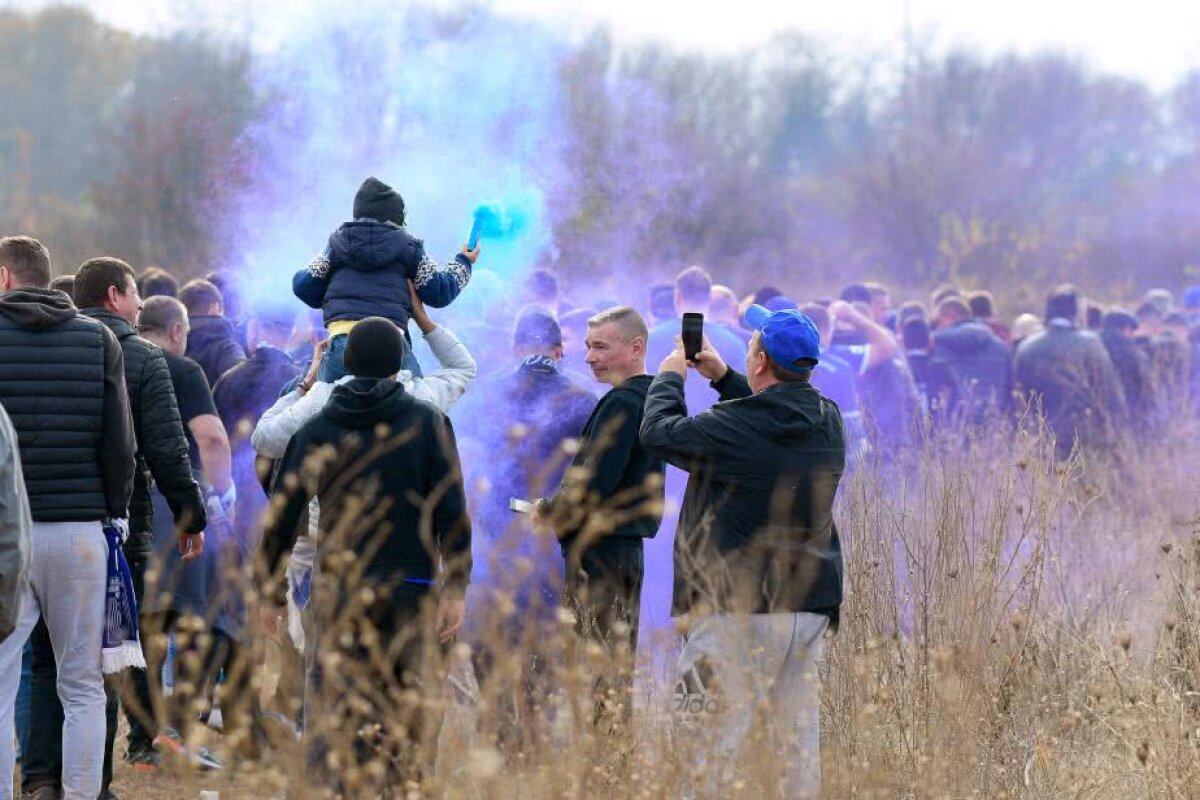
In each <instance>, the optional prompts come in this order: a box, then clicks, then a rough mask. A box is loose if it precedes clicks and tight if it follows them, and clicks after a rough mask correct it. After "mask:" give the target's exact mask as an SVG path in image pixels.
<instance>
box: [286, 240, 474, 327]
mask: <svg viewBox="0 0 1200 800" xmlns="http://www.w3.org/2000/svg"><path fill="white" fill-rule="evenodd" d="M410 279H411V280H412V281H413V283H415V284H416V287H417V295H418V296H419V297H420V298H421V300H422V302H424V303H426V304H428V305H430V306H432V307H434V308H444V307H446V306H448V305H450V303H452V302H453V301H454V298H456V297H458V293H459V292H460V291H462V289H463V287H464V286H466V285H467V281H469V280H470V279H471V262H470V261H468V260H467V257H466V256H464V255H462V254H461V253H460V254H459V255H457V256H455V258H454V260H453V261H451V262H450V263H449V264H447V265H446V266H445V267H439V266H438V264H437V263H436V262H435V261H434V260H433V259H431V258H430V257H429V256H428V255H426V254H425V245H424V243H423V242H422V241H421V240H420V239H417V238H415V237H414V236H413V235H412V234H410V233H409V232H408V231H407V230H405V229H404V228H401V227H400V226H399V225H394V224H392V223H390V222H377V221H375V220H373V219H358V220H354V221H353V222H347V223H345V224H344V225H342V226H341V227H340V228H338V229H337V230H336V231H334V232H333V234H332V235H331V236H330V237H329V242H328V243H327V244H326V245H325V249H324V250H323V251H322V252H321V253H320V254H319V255H318V256H317V257H316V258H314V259H313V260H312V262H311V263H310V264H309V265H308V267H307V268H305V269H302V270H300V271H299V272H297V273H296V274H295V275H294V276H293V277H292V291H293V292H295V294H296V297H298V298H300V299H301V300H302V301H303V302H304V303H305V304H306V305H308V306H309V307H311V308H319V309H321V311H322V316H323V318H324V320H325V324H326V325H328V324H329V323H331V322H337V321H339V320H359V319H366V318H367V317H384V318H386V319H390V320H391V321H392V322H395V323H396V324H397V325H398V326H400V328H401V329H404V328H406V327H407V326H408V320H409V317H411V316H412V301H411V300H410V299H409V296H408V283H407V281H408V280H410Z"/></svg>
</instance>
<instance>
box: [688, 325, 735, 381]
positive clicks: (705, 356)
mask: <svg viewBox="0 0 1200 800" xmlns="http://www.w3.org/2000/svg"><path fill="white" fill-rule="evenodd" d="M692 366H693V367H694V368H695V370H696V372H699V373H700V374H701V375H703V376H704V377H705V378H708V380H709V381H710V382H711V383H716V382H717V381H719V380H721V378H724V377H725V373H727V372H729V365H728V364H726V363H725V359H723V358H721V354H720V353H718V352H717V351H716V350H714V349H713V346H712V343H710V342H709V341H708V337H707V336H705V337H704V345H703V346H702V347H701V348H700V352H699V353H697V354H696V360H695V361H693V362H692Z"/></svg>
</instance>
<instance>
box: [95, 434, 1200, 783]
mask: <svg viewBox="0 0 1200 800" xmlns="http://www.w3.org/2000/svg"><path fill="white" fill-rule="evenodd" d="M1197 441H1200V439H1198V438H1197V436H1196V431H1195V429H1194V428H1193V429H1190V430H1189V435H1188V436H1175V437H1174V438H1173V439H1172V441H1171V442H1169V443H1165V444H1163V445H1161V446H1155V447H1152V448H1145V449H1142V450H1140V451H1139V450H1136V449H1134V448H1128V447H1127V448H1125V449H1123V450H1122V453H1121V456H1120V459H1119V460H1117V459H1113V458H1110V457H1102V456H1099V455H1095V454H1090V455H1089V454H1086V453H1077V454H1076V455H1075V456H1074V457H1073V458H1072V459H1071V460H1069V461H1067V462H1065V463H1060V462H1058V461H1056V460H1055V459H1054V457H1053V454H1052V446H1051V445H1050V443H1048V442H1047V441H1046V440H1045V439H1043V438H1038V437H1035V436H1031V435H1028V434H1021V435H1018V436H1017V437H1016V438H1015V439H1014V438H1013V437H1011V436H1009V435H1008V434H1007V433H1006V432H1004V433H997V435H996V436H995V437H992V438H989V437H982V438H980V439H977V440H975V441H973V442H971V443H970V444H969V445H964V444H963V443H962V442H961V441H958V440H956V441H955V442H954V443H953V444H946V443H941V444H939V445H937V446H932V445H931V446H929V447H928V448H926V449H925V450H924V451H922V452H919V453H916V452H914V453H911V454H908V455H907V456H906V457H905V458H904V459H903V460H902V463H900V464H893V465H880V464H870V463H868V464H862V465H860V466H859V467H858V468H857V469H855V470H853V471H852V472H851V473H849V474H848V475H847V477H846V479H845V480H844V482H843V485H842V489H841V492H840V495H839V499H838V521H839V528H840V530H841V533H842V539H843V546H844V550H845V556H846V602H845V605H844V606H843V611H842V614H843V616H842V627H841V631H840V632H839V634H838V635H837V636H836V637H835V638H834V639H833V640H832V641H831V643H830V646H829V648H828V650H827V668H826V669H825V670H824V671H823V674H824V683H823V689H824V693H823V708H822V727H823V737H822V761H823V765H824V767H823V771H824V786H825V794H826V796H829V797H854V798H907V797H912V798H917V797H930V798H934V797H955V798H957V797H980V798H1002V797H1007V798H1081V799H1082V798H1114V800H1116V799H1118V798H1121V799H1123V798H1133V797H1137V798H1143V797H1145V798H1151V797H1153V798H1189V797H1198V796H1200V750H1198V746H1200V591H1198V590H1200V513H1198V512H1200V500H1198V498H1200V491H1198V490H1200V470H1198V467H1197V464H1196V461H1197V459H1196V457H1195V449H1196V448H1195V445H1196V442H1197ZM507 611H508V609H507V608H505V607H504V604H503V603H501V604H499V607H497V608H490V609H479V608H475V609H471V613H485V612H487V613H497V614H501V615H503V614H504V613H506V612H507ZM672 634H673V632H672V631H666V632H662V633H660V635H659V636H657V637H655V638H653V639H649V640H647V641H645V642H644V646H643V648H642V649H643V652H642V653H641V660H640V662H639V663H640V664H641V665H642V674H641V675H640V676H639V681H638V684H637V685H638V687H639V689H638V692H637V699H636V701H635V713H634V716H633V722H632V724H631V726H630V729H629V730H627V731H618V732H616V733H613V732H611V731H607V730H597V729H595V728H593V727H592V725H590V724H588V723H587V722H586V720H587V719H588V718H589V713H588V708H587V707H586V706H587V703H589V702H590V698H589V696H588V692H587V691H586V689H587V686H588V685H589V683H588V680H589V676H590V675H591V674H592V673H593V671H594V670H595V669H598V668H599V669H603V668H604V667H605V665H606V663H607V659H608V655H607V654H606V653H604V652H603V651H602V650H600V649H598V648H587V647H579V646H576V645H575V643H574V642H573V639H572V636H571V633H570V627H569V626H568V625H562V626H561V628H560V630H558V631H557V632H555V631H553V630H551V631H550V632H545V631H542V632H538V633H536V634H535V633H532V632H531V634H530V635H529V636H528V637H526V638H525V639H524V640H523V643H522V644H521V645H519V646H517V647H515V648H509V649H508V650H506V651H505V657H504V658H502V659H501V660H500V663H499V664H498V667H497V677H496V679H494V680H493V681H491V682H490V683H489V684H487V685H485V687H484V688H483V690H482V692H481V693H480V695H479V696H478V697H477V698H476V703H475V705H471V706H464V705H462V704H460V703H457V702H454V701H451V702H446V697H447V694H446V693H442V692H429V693H428V694H427V695H426V696H425V697H423V700H424V701H425V702H427V703H432V704H435V705H438V706H439V709H445V710H447V722H446V726H445V730H444V731H443V732H442V741H441V747H440V755H439V768H438V772H437V774H436V775H431V776H428V778H427V779H426V781H425V783H424V784H423V787H421V788H420V789H418V788H417V787H415V786H412V787H408V788H407V789H406V790H404V791H402V792H401V793H400V794H398V795H397V796H404V795H405V793H411V794H412V795H414V796H425V795H432V796H452V797H465V798H516V797H520V798H538V797H646V798H658V797H674V796H678V794H679V786H680V776H681V774H682V773H681V770H682V769H683V768H684V765H681V764H680V763H678V761H677V759H676V758H675V757H674V755H673V750H672V747H671V744H670V738H669V711H668V708H669V707H668V703H667V701H668V698H669V693H670V690H671V687H672V676H671V675H670V670H669V665H670V662H671V654H672V652H673V651H672V649H671V648H672V647H673V640H674V638H675V637H674V636H673V635H672ZM535 645H536V646H537V647H541V648H547V647H548V648H549V649H551V650H558V651H559V652H561V654H562V657H561V658H560V659H559V660H558V661H557V662H556V663H555V664H554V665H553V666H552V667H551V668H550V680H549V683H548V685H549V686H551V687H557V690H553V691H552V690H549V689H548V690H545V691H544V692H543V693H542V694H541V695H539V696H538V698H537V700H538V703H539V707H538V708H537V709H536V710H535V714H534V715H533V718H532V719H531V718H529V717H526V718H524V719H522V721H521V727H522V729H523V730H524V731H525V732H526V733H527V734H528V735H529V737H530V738H528V739H527V740H526V741H525V742H523V743H521V744H517V745H512V744H508V743H505V742H504V741H500V740H498V739H497V738H496V736H495V731H496V730H497V727H498V726H497V721H498V715H499V714H500V713H501V712H500V709H502V708H504V707H505V705H504V703H503V702H502V701H503V700H504V699H505V698H506V697H508V696H510V695H511V692H512V687H513V681H514V680H515V679H516V677H517V676H518V675H519V672H520V665H521V664H522V663H523V659H524V658H525V656H526V655H527V653H526V647H533V646H535ZM456 655H457V656H461V655H462V652H461V650H459V651H458V652H457V653H456ZM451 660H453V656H452V659H451ZM337 669H339V670H341V671H342V675H343V678H344V680H345V681H346V682H347V685H353V684H354V683H355V682H356V681H359V682H362V683H363V684H364V685H366V686H369V687H370V692H364V696H365V697H373V698H375V699H376V701H377V702H379V703H390V702H393V701H396V702H398V700H399V697H400V695H401V694H402V691H401V690H400V689H399V687H397V686H395V685H394V682H392V681H390V679H385V678H383V677H381V676H380V674H379V673H378V671H377V670H376V669H375V668H374V667H373V666H372V665H371V664H369V663H365V662H360V663H346V662H345V661H344V660H343V661H342V662H341V663H339V664H338V666H337ZM410 699H411V698H410ZM547 716H550V717H552V718H553V719H554V723H553V724H544V723H543V720H544V719H545V718H546V717H547ZM390 721H391V722H392V723H394V724H396V725H399V724H402V722H403V721H402V720H390ZM321 722H322V723H326V722H328V721H327V720H322V721H321ZM392 733H395V730H392ZM765 741H766V740H765V739H757V738H756V739H755V746H754V747H753V748H752V749H751V750H750V751H749V752H747V753H745V754H744V755H743V765H744V767H745V769H744V774H743V776H742V777H741V783H739V784H736V785H734V786H732V787H726V791H727V795H728V796H752V797H767V796H769V795H768V794H767V793H765V791H764V789H763V786H764V785H765V784H764V783H763V782H764V781H765V780H766V778H767V776H769V775H770V774H772V772H773V770H774V769H775V768H776V767H777V765H778V764H777V762H778V759H777V757H775V755H774V754H773V753H772V752H771V750H770V748H769V747H766V746H764V745H763V742H765ZM343 744H344V742H343ZM342 758H343V760H342V761H340V762H339V763H341V764H343V765H344V764H345V763H347V762H346V761H345V760H344V754H343V756H342ZM367 772H370V770H368V771H367ZM304 775H305V772H304V768H303V762H302V760H301V755H300V752H299V750H298V748H297V747H295V746H282V747H279V748H275V749H272V750H269V751H268V753H267V755H266V756H265V757H264V758H263V759H262V760H261V761H258V762H254V763H245V764H243V765H242V766H240V767H238V766H235V767H234V768H233V769H231V770H230V774H226V775H222V776H220V777H212V776H208V777H203V778H202V777H199V776H197V775H195V774H194V773H190V772H187V771H184V772H183V773H181V774H179V775H178V776H171V775H162V776H159V777H157V778H155V779H154V780H153V781H149V780H146V779H145V778H143V777H142V776H134V775H131V774H129V773H127V772H124V771H122V770H118V779H117V784H116V786H117V788H118V789H120V790H121V791H122V793H123V795H125V796H129V797H133V798H135V800H136V799H137V798H151V797H154V798H160V797H181V798H182V797H195V796H197V791H198V789H199V788H200V787H201V786H204V787H206V788H219V789H220V791H221V797H222V798H240V797H253V798H256V800H268V798H270V797H274V796H279V797H282V796H284V789H285V788H286V789H287V790H288V791H289V792H290V794H289V795H287V796H295V797H306V796H310V795H309V794H308V792H310V791H311V789H312V786H311V784H310V783H309V781H307V780H306V779H305V777H304ZM351 780H352V782H353V781H355V780H356V778H354V777H352V778H351ZM313 796H315V795H313ZM351 796H354V797H370V796H373V794H372V793H371V792H369V791H367V790H365V789H360V790H356V792H354V793H351Z"/></svg>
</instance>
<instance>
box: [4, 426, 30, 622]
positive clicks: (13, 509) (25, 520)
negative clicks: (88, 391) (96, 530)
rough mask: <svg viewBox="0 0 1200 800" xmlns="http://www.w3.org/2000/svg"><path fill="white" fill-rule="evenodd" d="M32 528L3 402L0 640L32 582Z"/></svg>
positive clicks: (18, 458) (13, 434)
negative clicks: (30, 568)
mask: <svg viewBox="0 0 1200 800" xmlns="http://www.w3.org/2000/svg"><path fill="white" fill-rule="evenodd" d="M32 528H33V519H32V518H31V517H30V515H29V498H28V497H27V496H26V494H25V477H24V475H22V473H21V454H20V452H19V451H18V450H17V432H16V431H15V430H13V426H12V422H11V421H10V420H9V418H8V414H7V413H5V411H4V407H3V406H0V641H3V640H4V639H6V638H8V635H9V634H10V633H12V632H13V629H14V628H16V627H17V620H18V619H19V618H20V616H21V596H22V595H23V594H25V589H26V587H28V586H29V554H30V547H31V545H30V535H31V531H32Z"/></svg>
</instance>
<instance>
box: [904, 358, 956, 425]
mask: <svg viewBox="0 0 1200 800" xmlns="http://www.w3.org/2000/svg"><path fill="white" fill-rule="evenodd" d="M905 356H906V357H907V358H908V368H909V369H910V370H911V371H912V376H913V382H914V383H915V384H916V385H917V396H918V397H919V398H920V400H921V409H922V411H924V413H925V415H926V416H927V417H928V418H929V419H930V420H931V421H932V422H934V423H935V424H937V425H943V424H945V423H947V422H949V421H950V420H951V419H953V418H954V415H955V413H956V410H957V407H958V378H957V377H955V375H954V370H952V369H950V366H949V365H948V364H947V363H946V362H945V361H943V360H942V359H940V358H938V357H937V356H936V355H934V354H932V353H930V352H929V351H928V350H909V351H908V352H907V353H906V354H905Z"/></svg>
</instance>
